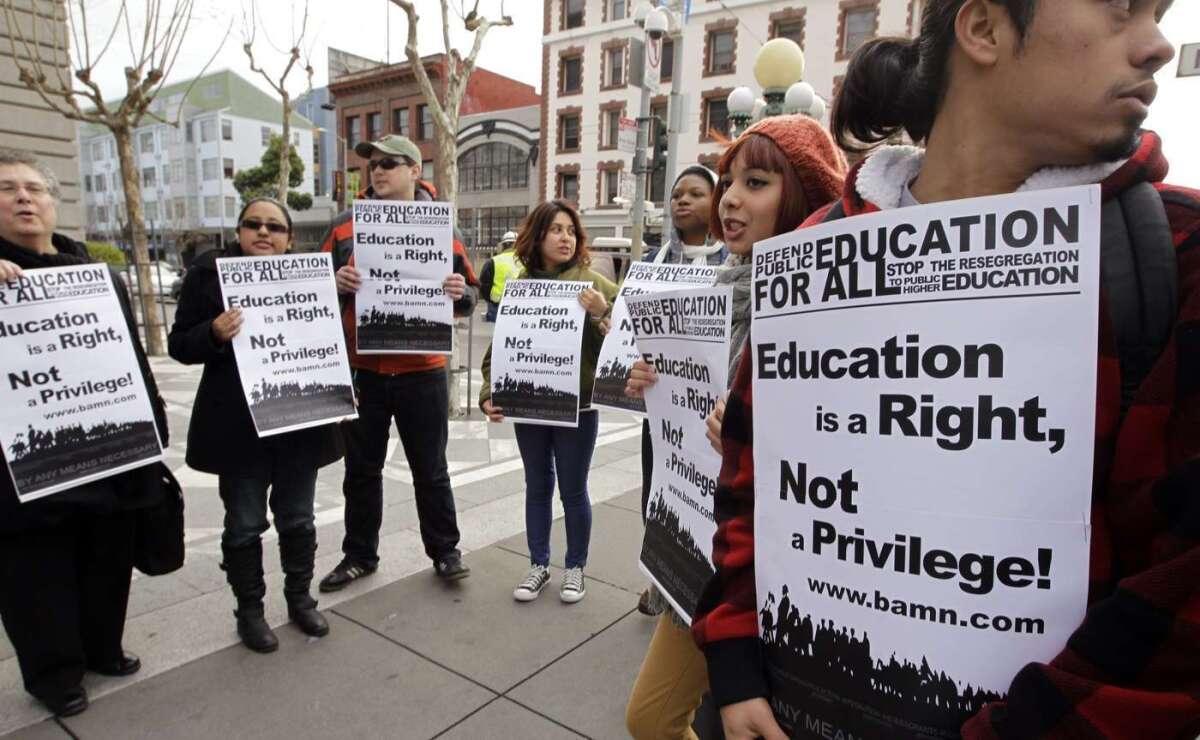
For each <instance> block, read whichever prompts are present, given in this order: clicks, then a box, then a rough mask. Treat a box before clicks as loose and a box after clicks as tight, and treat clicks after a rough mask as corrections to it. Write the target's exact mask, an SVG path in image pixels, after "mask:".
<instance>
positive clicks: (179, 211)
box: [173, 198, 187, 221]
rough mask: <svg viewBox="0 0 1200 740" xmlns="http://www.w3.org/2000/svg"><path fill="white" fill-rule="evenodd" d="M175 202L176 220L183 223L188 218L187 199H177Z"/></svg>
mask: <svg viewBox="0 0 1200 740" xmlns="http://www.w3.org/2000/svg"><path fill="white" fill-rule="evenodd" d="M173 202H174V204H175V218H176V219H177V220H179V221H183V220H184V219H186V218H187V198H176V199H175V200H174V201H173Z"/></svg>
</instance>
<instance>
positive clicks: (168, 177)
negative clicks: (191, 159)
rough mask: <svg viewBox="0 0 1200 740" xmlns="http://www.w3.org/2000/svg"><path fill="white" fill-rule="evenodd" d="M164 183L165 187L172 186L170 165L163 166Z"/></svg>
mask: <svg viewBox="0 0 1200 740" xmlns="http://www.w3.org/2000/svg"><path fill="white" fill-rule="evenodd" d="M162 181H163V185H170V184H171V165H169V164H164V165H163V175H162Z"/></svg>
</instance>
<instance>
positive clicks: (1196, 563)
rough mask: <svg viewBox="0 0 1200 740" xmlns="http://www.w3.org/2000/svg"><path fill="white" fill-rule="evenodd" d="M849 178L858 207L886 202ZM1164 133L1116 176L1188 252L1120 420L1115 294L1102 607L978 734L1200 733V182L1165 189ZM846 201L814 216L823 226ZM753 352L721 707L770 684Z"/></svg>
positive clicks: (1097, 478) (727, 471) (735, 410)
mask: <svg viewBox="0 0 1200 740" xmlns="http://www.w3.org/2000/svg"><path fill="white" fill-rule="evenodd" d="M860 168H861V163H860V165H859V167H858V168H856V169H855V170H854V171H852V172H851V173H850V176H849V178H848V179H847V181H846V189H845V195H844V198H843V200H842V205H843V208H844V209H845V212H846V215H847V216H855V215H859V214H863V213H871V212H874V211H878V210H879V208H878V207H877V206H876V205H874V204H872V203H869V202H866V201H864V200H863V199H862V198H861V197H860V196H859V195H858V194H857V191H856V189H855V182H856V178H857V175H858V171H859V169H860ZM1166 173H1167V162H1166V160H1165V158H1164V157H1163V155H1162V145H1161V142H1160V140H1159V139H1158V137H1157V135H1155V134H1153V133H1150V132H1145V133H1144V135H1143V138H1142V142H1141V145H1140V146H1139V148H1138V151H1137V152H1136V153H1135V154H1134V156H1133V158H1131V159H1130V161H1129V162H1127V163H1126V164H1125V165H1124V166H1122V167H1121V168H1120V169H1119V170H1117V171H1116V172H1114V173H1113V174H1112V175H1110V176H1109V177H1108V178H1106V179H1105V180H1104V181H1103V183H1102V188H1103V193H1104V197H1105V198H1109V197H1112V196H1113V195H1115V194H1117V193H1120V192H1121V191H1123V190H1124V189H1125V188H1128V187H1130V186H1132V185H1134V184H1137V183H1140V182H1146V181H1148V182H1151V183H1153V184H1154V186H1155V188H1156V189H1157V190H1158V191H1159V194H1160V195H1161V196H1162V199H1163V204H1164V206H1165V208H1166V212H1167V218H1168V220H1169V222H1170V224H1171V230H1172V233H1173V235H1174V242H1175V248H1176V253H1177V255H1178V258H1177V259H1178V272H1179V305H1180V308H1179V316H1178V318H1177V320H1176V324H1175V330H1174V332H1173V334H1172V336H1171V339H1170V342H1169V344H1168V345H1167V347H1166V349H1165V350H1164V351H1163V353H1162V355H1161V356H1160V357H1159V359H1158V361H1157V363H1156V364H1155V366H1154V368H1153V369H1152V370H1151V372H1150V373H1149V375H1148V376H1147V377H1146V379H1145V381H1144V382H1143V383H1142V385H1141V387H1140V388H1139V389H1138V392H1137V395H1136V396H1135V398H1134V402H1133V405H1132V406H1131V407H1130V409H1129V411H1128V413H1127V414H1126V417H1125V419H1124V421H1123V422H1121V421H1119V419H1120V395H1121V378H1120V365H1119V361H1118V354H1117V345H1116V339H1115V336H1114V333H1113V330H1112V327H1111V325H1110V322H1109V319H1108V310H1107V307H1106V306H1105V305H1104V303H1103V295H1102V296H1101V309H1100V317H1099V323H1100V333H1099V353H1098V354H1099V356H1098V357H1097V360H1096V361H1097V368H1098V376H1097V378H1098V383H1097V391H1096V392H1097V398H1096V440H1095V450H1096V453H1095V475H1094V482H1093V491H1092V528H1093V529H1092V535H1093V536H1092V540H1091V573H1090V588H1089V594H1088V600H1089V603H1088V611H1087V614H1086V616H1085V618H1084V621H1083V623H1082V624H1081V625H1080V626H1079V628H1078V629H1077V630H1076V631H1075V632H1074V634H1072V635H1071V637H1070V639H1069V640H1068V641H1067V644H1066V645H1064V646H1063V649H1062V652H1060V653H1059V654H1058V656H1057V657H1056V658H1054V659H1053V660H1052V661H1051V662H1050V663H1048V664H1042V663H1031V664H1029V665H1027V666H1026V667H1025V668H1024V669H1022V670H1021V672H1020V673H1018V674H1017V676H1016V677H1015V678H1014V679H1013V682H1012V685H1011V686H1010V687H1009V692H1008V696H1007V698H1006V700H1005V701H1003V702H995V703H992V704H988V705H987V706H986V707H984V709H983V710H982V711H981V712H980V713H979V714H978V715H976V716H975V717H973V718H971V719H970V720H969V721H968V722H967V723H966V724H965V725H964V726H963V728H962V734H963V737H967V738H1031V737H1109V738H1168V737H1172V738H1173V737H1179V738H1183V737H1186V738H1189V740H1190V738H1193V737H1195V736H1196V735H1197V733H1200V191H1195V190H1189V189H1185V188H1178V187H1172V186H1169V185H1164V184H1163V183H1162V179H1163V178H1164V177H1165V176H1166ZM831 207H832V205H831V206H829V207H827V208H825V209H822V210H821V211H819V212H817V213H815V214H813V216H812V217H811V218H810V219H809V220H808V221H807V222H806V223H805V224H804V225H806V226H807V225H812V224H816V223H821V222H822V221H823V220H824V219H825V216H826V214H827V213H828V210H829V208H831ZM751 365H752V360H750V359H748V358H746V357H744V358H743V362H742V363H741V366H740V368H739V371H738V376H737V378H736V379H735V381H734V384H733V387H732V389H731V391H730V397H729V401H728V405H727V406H726V410H725V419H724V422H723V424H722V429H721V436H722V444H723V447H724V461H723V463H722V467H721V475H720V480H719V487H718V489H717V493H716V496H715V498H714V504H715V513H716V519H717V524H718V529H717V533H716V535H715V536H714V538H713V561H714V564H715V566H716V574H715V576H714V577H713V579H712V580H711V581H710V582H709V584H708V587H707V588H706V589H705V592H704V594H703V596H702V597H701V600H700V604H699V607H698V609H697V613H696V617H695V621H694V622H693V633H694V635H695V638H696V641H697V642H698V643H699V644H700V646H701V648H702V649H703V650H704V653H705V657H706V658H707V660H708V675H709V681H710V684H711V686H712V691H713V696H714V698H715V699H716V701H717V703H718V704H719V705H722V706H723V705H726V704H731V703H734V702H738V701H742V700H745V699H749V698H754V697H765V696H767V694H768V690H767V682H766V678H765V675H764V668H763V663H762V656H761V653H760V649H759V642H758V620H757V608H758V607H757V605H758V598H757V595H756V593H755V581H754V455H753V436H752V430H753V402H752V401H753V399H752V394H751Z"/></svg>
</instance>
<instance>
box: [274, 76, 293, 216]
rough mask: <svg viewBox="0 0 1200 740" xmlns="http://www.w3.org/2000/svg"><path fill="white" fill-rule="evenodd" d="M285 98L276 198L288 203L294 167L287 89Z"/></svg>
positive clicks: (283, 95)
mask: <svg viewBox="0 0 1200 740" xmlns="http://www.w3.org/2000/svg"><path fill="white" fill-rule="evenodd" d="M281 96H282V98H283V146H282V147H280V149H279V186H278V187H277V188H276V189H275V200H277V201H279V202H280V203H282V204H284V205H285V206H286V205H287V194H288V177H289V176H290V175H291V169H292V98H291V96H290V95H288V93H287V90H283V91H282V92H281Z"/></svg>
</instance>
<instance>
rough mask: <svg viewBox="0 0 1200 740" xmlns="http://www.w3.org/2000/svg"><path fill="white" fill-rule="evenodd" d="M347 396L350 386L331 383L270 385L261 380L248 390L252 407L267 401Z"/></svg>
mask: <svg viewBox="0 0 1200 740" xmlns="http://www.w3.org/2000/svg"><path fill="white" fill-rule="evenodd" d="M341 395H345V396H349V395H350V386H348V385H339V384H332V383H305V384H303V385H301V384H300V383H271V382H269V381H267V380H261V381H259V382H257V383H255V384H254V387H253V388H252V389H250V400H251V402H252V403H253V405H255V406H258V405H259V404H265V403H267V402H269V401H286V400H298V399H306V398H319V397H325V396H341Z"/></svg>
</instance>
